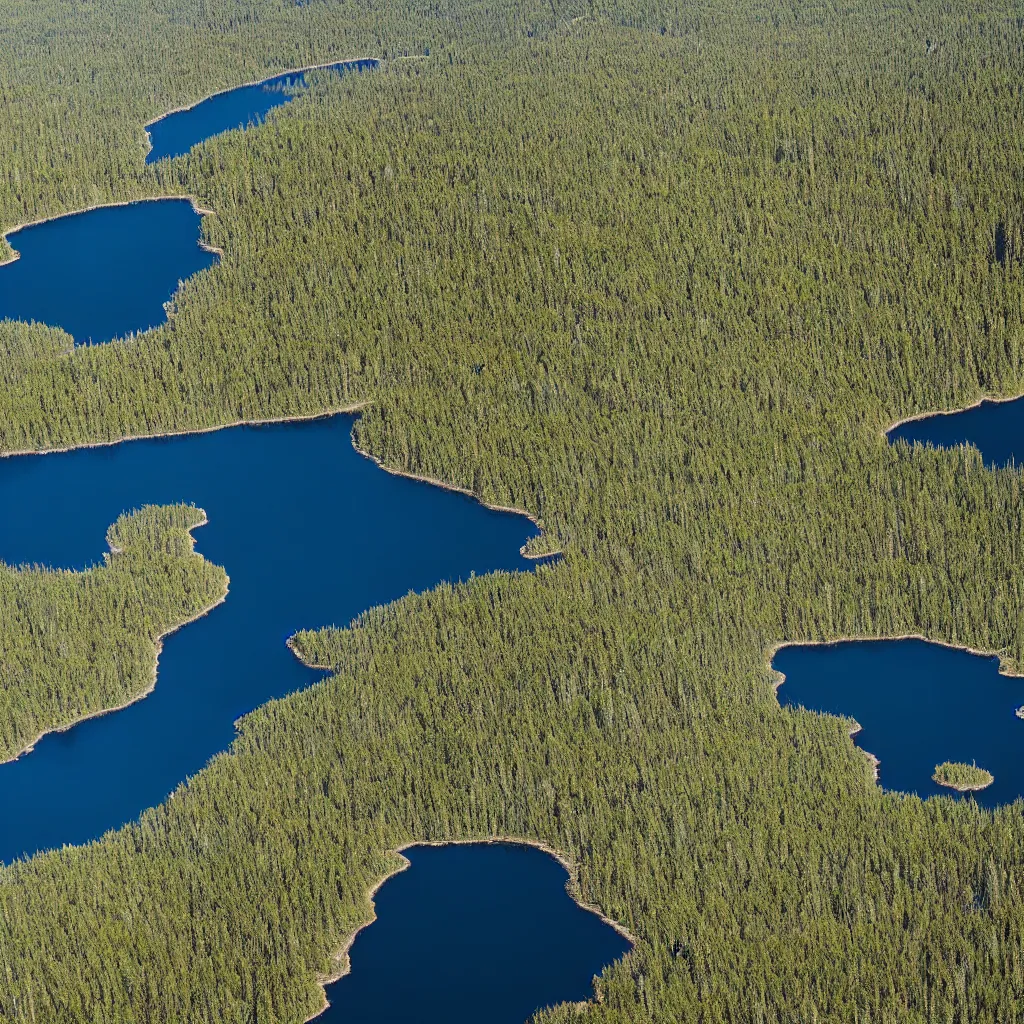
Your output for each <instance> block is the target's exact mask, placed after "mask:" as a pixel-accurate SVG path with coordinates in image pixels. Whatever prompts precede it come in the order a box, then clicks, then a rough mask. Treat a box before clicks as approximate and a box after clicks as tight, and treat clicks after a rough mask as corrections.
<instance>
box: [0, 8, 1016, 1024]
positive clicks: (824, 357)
mask: <svg viewBox="0 0 1024 1024" xmlns="http://www.w3.org/2000/svg"><path fill="white" fill-rule="evenodd" d="M428 52H429V56H425V55H426V54H428ZM364 54H368V55H374V56H379V57H381V58H383V61H382V64H381V66H380V68H379V69H377V70H376V71H374V72H373V73H372V74H367V75H362V76H346V77H344V78H331V77H329V76H324V77H323V78H322V79H317V78H316V77H315V76H313V79H312V86H311V89H310V91H309V93H308V94H307V95H305V96H303V97H301V98H299V99H297V100H295V101H294V102H292V103H290V104H288V105H287V106H286V107H283V108H281V109H280V110H278V111H275V112H274V113H273V114H272V115H270V117H269V118H268V120H267V123H266V124H264V125H263V126H261V127H259V128H255V129H251V130H248V131H245V132H234V133H230V134H228V135H224V136H221V137H218V138H217V139H215V140H212V141H210V142H208V143H206V144H204V145H202V146H200V147H198V148H197V149H195V150H193V151H192V153H191V154H190V155H188V156H186V157H182V158H179V159H176V160H173V161H167V162H159V163H156V164H154V165H152V166H151V167H148V168H147V167H146V166H145V165H144V163H143V160H144V156H145V136H144V133H143V128H142V126H143V125H144V124H146V123H147V122H148V121H150V120H152V119H153V118H154V117H156V116H158V115H159V114H161V113H163V112H165V111H166V110H170V109H174V108H176V107H179V106H183V105H186V104H189V103H192V102H195V101H196V100H197V99H199V98H201V97H202V96H204V95H206V94H208V93H210V92H213V91H215V90H217V89H221V88H224V87H227V86H230V85H232V84H236V83H239V82H245V81H251V80H253V79H256V78H259V77H261V76H263V75H267V74H272V73H274V72H275V71H277V70H280V69H283V68H288V67H299V66H310V65H314V64H320V63H325V62H327V61H330V60H342V59H345V58H346V57H350V56H358V55H364ZM403 55H424V56H425V59H421V60H396V59H393V58H396V57H399V56H403ZM0 111H2V112H3V116H2V117H0V151H2V152H3V153H4V154H5V159H4V161H3V162H2V166H0V222H2V223H3V224H5V225H10V226H13V225H15V224H18V223H23V222H26V221H31V220H36V219H38V218H40V217H44V216H49V215H54V214H57V213H63V212H68V211H71V210H74V209H81V208H83V207H85V206H88V205H90V204H94V203H100V202H110V201H121V200H127V199H132V198H140V197H143V196H156V195H182V194H187V195H192V196H195V197H196V200H197V202H198V203H199V205H200V206H202V207H203V208H206V209H210V210H212V211H213V214H212V215H211V216H208V217H206V218H205V220H204V233H205V235H206V240H207V242H208V243H209V244H211V245H214V246H216V247H217V248H218V249H220V250H222V251H223V253H224V256H223V258H222V260H221V262H220V264H219V265H218V266H217V267H215V268H212V269H211V270H209V271H207V272H204V273H203V274H201V275H199V276H197V277H196V278H195V279H193V280H191V281H189V282H186V284H185V285H184V286H183V288H182V289H181V290H180V291H179V293H178V295H177V297H176V299H175V303H174V309H173V315H172V316H171V317H170V319H169V320H168V322H167V324H165V325H164V326H162V327H160V328H158V329H156V330H153V331H150V332H147V333H145V334H143V335H139V336H137V337H134V338H131V339H128V340H125V341H122V342H114V343H111V344H107V345H100V346H84V347H82V348H79V349H77V350H75V351H71V345H70V340H69V338H68V336H67V335H65V334H64V333H63V332H61V331H58V330H54V329H52V328H48V327H43V326H39V325H34V326H26V325H20V324H12V323H2V324H0V447H2V448H3V449H4V450H6V451H17V450H24V449H47V448H53V447H61V446H67V445H74V444H82V443H93V442H100V441H110V440H114V439H117V438H121V437H125V436H137V435H144V434H153V433H159V432H164V431H170V430H184V429H196V428H205V427H212V426H217V425H224V424H227V423H231V422H235V421H237V420H240V419H245V420H249V419H260V418H274V417H281V416H293V415H299V414H315V413H318V412H322V411H325V410H327V409H331V408H339V407H349V406H352V405H355V404H358V403H367V405H366V408H365V412H364V413H363V416H362V418H361V419H360V420H359V421H358V423H357V425H356V428H355V439H356V441H357V443H358V445H359V446H360V447H361V448H362V449H363V450H365V451H366V452H368V453H369V454H371V455H373V456H374V457H376V458H378V459H380V460H381V461H382V462H383V463H384V464H386V465H387V466H389V467H390V468H392V469H395V470H399V471H404V472H409V473H413V474H416V475H422V476H427V477H431V478H434V479H438V480H441V481H444V482H446V483H448V484H450V485H453V486H458V487H462V488H465V489H467V490H470V491H471V492H473V493H474V494H475V495H477V496H479V497H480V498H482V499H484V500H486V501H487V502H489V503H491V504H495V505H500V506H506V507H517V508H522V509H525V510H527V511H529V512H530V514H532V515H533V516H535V517H536V518H537V519H538V520H539V521H540V522H541V523H542V524H543V526H544V528H545V530H546V531H547V532H548V533H549V534H550V536H551V537H552V542H553V543H557V545H558V546H559V547H560V548H561V549H562V551H563V552H564V555H565V557H564V559H563V560H562V561H561V562H560V563H559V564H557V565H555V566H552V567H549V568H545V569H544V570H543V571H541V572H538V573H536V574H520V575H515V576H512V575H505V574H498V575H493V576H487V577H480V578H476V579H473V580H471V581H469V582H468V583H466V584H465V585H460V586H457V587H452V586H447V585H445V586H442V587H439V588H437V589H436V590H434V591H431V592H429V593H426V594H421V595H410V596H409V597H407V598H404V599H402V600H400V601H398V602H395V603H393V604H390V605H387V606H385V607H382V608H376V609H373V610H371V611H369V612H367V613H366V614H365V615H363V616H362V617H360V618H359V619H358V620H357V621H356V622H355V623H354V624H353V625H352V626H351V627H349V628H347V629H338V630H326V631H312V632H302V633H300V634H299V635H298V637H297V638H296V640H295V648H296V650H297V651H298V652H299V653H300V654H302V656H303V657H305V658H306V659H307V660H309V661H310V662H315V663H317V664H326V665H330V666H332V667H333V669H334V672H333V675H332V676H331V677H330V678H329V679H327V680H326V681H324V682H323V683H320V684H318V685H315V686H313V687H311V688H310V689H309V690H306V691H304V692H302V693H298V694H295V695H293V696H290V697H288V698H286V699H283V700H279V701H275V702H273V703H271V704H269V705H266V706H264V707H262V708H260V709H259V710H257V711H256V712H254V713H253V714H251V715H249V716H247V717H245V718H244V719H243V720H242V721H241V722H240V728H239V735H238V738H237V740H236V741H235V743H234V745H233V747H232V749H231V751H230V752H229V753H226V754H223V755H219V756H217V757H215V758H214V759H213V760H212V761H211V762H210V764H209V765H208V767H207V768H206V769H204V770H203V771H202V772H200V773H199V774H198V775H197V776H195V777H194V778H192V779H191V780H190V781H189V782H188V783H187V784H183V785H182V786H181V787H180V788H179V790H178V791H176V793H175V794H174V795H173V797H172V798H170V799H169V800H167V801H166V802H165V803H164V804H163V805H161V806H159V807H156V808H153V809H152V810H149V811H147V812H146V813H145V814H143V815H142V817H141V819H140V820H139V822H137V823H135V824H133V825H130V826H127V827H126V828H124V829H121V830H119V831H117V832H115V833H111V834H108V835H107V836H105V837H104V838H103V839H101V840H100V841H98V842H96V843H93V844H91V845H89V846H86V847H82V848H65V849H62V850H60V851H56V852H53V853H48V854H43V855H39V856H37V857H35V858H33V859H31V860H29V861H23V862H18V863H15V864H13V865H10V866H7V867H4V868H2V869H0V1021H3V1022H5V1024H7V1022H10V1024H14V1022H18V1024H21V1022H26V1024H27V1022H40V1024H41V1022H43V1021H46V1022H61V1024H65V1022H67V1024H71V1022H76V1024H77V1022H81V1021H86V1020H90V1021H91V1020H102V1021H104V1022H105V1024H120V1022H140V1024H141V1022H145V1024H154V1022H167V1024H180V1022H182V1021H190V1022H206V1021H208V1022H221V1021H247V1022H248V1021H259V1022H261V1024H266V1022H279V1024H286V1022H287V1024H293V1022H294V1024H299V1022H301V1021H303V1020H305V1019H306V1018H307V1017H309V1016H310V1015H311V1014H314V1013H315V1012H316V1011H318V1010H319V1008H320V1007H321V1006H322V992H321V989H320V987H319V981H320V980H322V979H323V978H324V977H326V976H329V975H331V974H332V973H333V972H334V971H335V970H336V967H337V964H336V962H335V960H334V957H335V955H336V954H337V953H338V952H339V951H340V950H341V949H343V948H344V947H345V945H346V943H347V941H348V940H349V938H350V937H351V935H352V934H353V932H354V931H356V929H358V928H359V927H360V926H361V925H362V924H364V923H365V922H366V921H368V920H369V919H370V906H369V897H368V893H369V892H370V890H371V889H372V888H373V886H374V885H376V884H377V883H378V882H379V880H380V879H381V878H382V877H384V876H385V875H386V874H388V873H389V872H390V871H392V870H394V868H395V866H396V855H395V853H394V851H395V850H397V849H398V848H400V847H402V846H403V845H405V844H407V843H410V842H414V841H417V840H421V841H444V840H464V839H475V838H486V837H490V836H500V835H510V836H521V837H524V838H527V839H530V840H533V841H537V842H542V843H544V844H546V845H547V846H549V847H551V848H552V849H555V850H557V851H559V852H560V853H561V854H562V855H564V856H565V858H566V859H567V861H568V862H570V863H572V864H574V865H575V866H576V867H575V878H574V883H575V884H576V886H577V887H578V890H579V892H580V894H581V897H582V898H583V900H584V901H586V902H588V903H592V904H594V905H596V906H598V907H600V909H601V911H602V913H604V914H606V915H607V916H608V917H610V918H612V919H614V920H616V921H618V922H620V923H621V924H622V925H624V926H625V927H627V928H628V929H629V931H630V933H631V934H632V935H633V936H634V937H635V938H636V947H635V949H634V951H633V952H632V953H631V954H630V955H629V956H627V957H626V958H625V959H624V960H622V961H621V962H619V963H617V964H616V965H614V966H613V967H612V968H610V969H609V970H608V971H606V972H605V974H604V975H603V976H602V978H601V979H600V980H599V985H598V995H599V997H600V998H599V999H598V1000H597V1001H595V1002H594V1003H592V1004H589V1006H588V1007H587V1009H586V1016H587V1017H588V1018H589V1019H591V1020H601V1021H609V1022H611V1021H616V1022H626V1021H645V1020H658V1021H691V1020H692V1021H706V1022H709V1024H710V1022H744V1024H746V1022H750V1021H757V1022H760V1024H790V1022H792V1021H795V1020H800V1021H814V1020H828V1021H834V1022H844V1024H863V1022H866V1021H871V1022H872V1024H908V1022H914V1024H916V1022H920V1024H924V1022H931V1021H957V1020H960V1021H971V1022H973V1024H1009V1022H1014V1021H1021V1020H1024V968H1022V962H1024V961H1022V955H1021V954H1022V949H1024V896H1022V893H1021V891H1020V887H1019V879H1020V877H1021V873H1022V871H1024V820H1022V806H1021V804H1020V803H1017V804H1014V805H1012V806H1007V807H1002V808H1000V809H998V810H996V811H994V812H989V811H985V810H979V808H977V807H976V806H974V805H973V804H972V802H971V801H958V800H955V799H953V798H951V797H939V798H935V799H930V800H921V799H918V798H917V797H914V796H904V795H900V794H893V793H886V792H883V791H882V790H881V789H880V788H879V787H878V786H877V785H876V784H875V781H874V779H873V778H872V773H871V769H870V766H869V765H868V763H867V762H866V760H865V759H864V758H863V756H862V755H861V754H860V753H859V752H858V751H857V750H856V749H855V748H854V746H853V744H852V743H851V741H850V738H849V730H850V724H851V723H850V722H849V720H840V719H837V718H834V717H830V716H822V715H814V714H810V713H807V712H804V711H798V710H789V709H786V710H783V709H782V708H780V707H779V704H778V701H777V700H776V697H775V694H774V692H773V679H772V673H771V670H770V667H769V664H768V659H767V657H766V652H767V651H769V650H771V649H773V648H774V647H775V646H776V645H778V644H780V643H799V642H809V641H821V640H829V639H836V638H839V637H843V636H890V635H902V634H908V633H913V634H918V633H919V634H922V635H924V636H927V637H928V638H930V639H934V640H943V641H946V642H949V643H953V644H958V645H964V646H969V647H971V648H974V649H978V650H986V651H987V650H992V651H999V652H1000V653H1001V655H1002V656H1003V657H1004V659H1005V661H1006V663H1007V664H1009V665H1020V664H1021V663H1022V660H1024V658H1022V654H1024V615H1022V612H1024V559H1022V558H1021V550H1022V545H1024V536H1022V528H1024V522H1022V515H1024V481H1022V478H1021V474H1020V471H1019V470H1018V469H1016V468H1009V469H1001V470H989V469H986V468H985V466H984V465H983V463H982V460H981V458H980V456H979V455H978V453H977V452H976V451H974V450H971V449H957V450H953V451H936V450H932V449H925V448H922V447H920V446H918V447H913V448H912V447H910V446H908V445H906V444H904V443H900V444H896V445H889V444H888V443H887V442H886V440H885V437H884V430H885V429H886V428H887V427H888V426H889V425H891V424H892V423H894V422H895V421H897V420H899V419H902V418H905V417H907V416H911V415H914V414H916V413H920V412H924V411H927V410H935V409H950V408H957V407H962V406H966V405H969V404H971V403H972V402H974V401H976V400H977V399H979V398H980V397H982V396H983V395H991V396H1009V395H1013V394H1018V393H1021V392H1024V326H1022V323H1024V200H1022V192H1021V187H1022V186H1021V182H1022V181H1024V42H1022V31H1021V12H1020V9H1019V7H1015V6H1014V5H1013V4H1006V3H1003V2H992V0H972V2H969V3H965V4H958V5H947V4H941V3H938V2H933V0H925V2H923V3H904V2H895V3H883V2H879V0H852V2H851V3H847V4H843V5H837V4H832V3H820V4H802V5H792V4H785V3H782V2H780V0H756V2H753V3H742V4H741V3H734V2H732V0H716V2H712V3H710V4H703V5H700V6H692V5H686V4H682V3H676V2H674V0H669V2H667V3H664V4H658V5H655V4H651V3H645V2H643V0H621V2H616V0H612V2H596V3H587V2H582V0H568V2H564V0H563V2H559V0H555V2H548V0H545V2H543V3H541V2H534V0H497V2H493V0H492V2H489V3H486V4H485V3H479V2H477V0H465V2H460V3H459V4H457V5H451V6H445V5H440V6H439V5H416V4H413V3H411V0H399V2H396V3H392V4H388V5H386V6H379V5H369V6H368V5H361V4H356V3H354V2H346V0H339V2H333V0H308V2H305V3H302V4H301V5H293V4H291V3H283V2H280V0H247V2H245V3H231V4H228V3H223V4H222V3H209V2H202V3H201V2H199V0H173V2H170V0H111V2H109V3H105V4H103V5H84V4H69V3H66V2H63V0H61V2H57V0H37V2H34V3H32V4H30V5H29V4H24V3H21V2H18V0H0ZM0 255H2V254H0ZM324 472H325V473H327V472H330V466H324ZM301 483H302V482H301V481H282V486H288V485H289V484H295V485H296V486H299V485H301ZM181 514H183V513H181ZM254 515H258V509H257V510H254ZM184 527H185V523H184V521H182V527H181V529H184ZM176 536H177V537H178V542H176V543H179V545H184V539H183V536H182V534H181V533H178V534H176ZM267 543H268V544H272V543H273V540H272V538H268V539H267ZM179 550H180V551H181V552H184V547H183V546H179ZM147 557H148V556H147ZM187 557H190V558H194V557H195V556H191V555H188V556H187ZM116 562H117V559H116V558H114V559H112V564H111V571H113V570H114V566H115V565H116ZM188 565H190V566H192V568H193V569H194V568H196V567H197V566H198V565H199V563H198V562H189V563H188ZM105 571H106V570H105V569H104V570H94V572H97V573H98V572H105ZM203 571H204V572H210V573H211V580H210V582H212V583H213V584H214V586H215V587H216V585H218V584H219V583H220V582H222V581H223V577H222V576H217V572H218V571H219V570H213V569H212V567H211V568H210V569H206V570H203ZM227 571H228V572H230V566H228V567H227ZM87 575H88V574H87ZM147 578H148V577H147ZM196 593H198V590H197V591H196ZM204 593H206V592H205V591H204ZM13 600H14V599H13V598H10V597H8V590H7V588H6V587H5V588H0V602H2V603H3V610H2V612H0V615H3V616H4V618H5V619H7V618H10V619H12V620H14V619H16V611H15V609H14V605H13V604H12V601H13ZM229 600H230V598H229ZM9 604H11V607H10V608H8V605H9ZM68 608H69V611H68V620H67V622H68V625H67V626H66V628H67V629H68V630H73V631H74V632H76V633H79V634H81V635H83V636H85V635H87V634H88V633H89V631H90V630H92V629H93V628H94V627H93V626H92V625H91V624H90V621H91V620H90V616H91V615H93V613H94V611H96V610H97V609H99V611H102V608H101V607H100V606H99V605H88V606H86V605H85V604H83V605H81V606H80V608H81V610H80V611H79V606H72V605H70V604H69V606H68ZM314 625H316V624H314V623H311V624H310V626H314ZM128 629H129V632H130V634H131V637H133V638H134V639H132V641H131V642H132V643H135V644H146V643H148V644H149V645H150V647H149V649H150V650H152V637H153V635H154V634H153V632H152V630H151V629H147V627H146V626H145V624H142V623H139V622H136V623H134V624H131V625H130V626H129V627H128ZM147 638H148V639H147ZM126 642H127V639H126ZM139 649H140V650H143V647H141V646H140V648H139ZM33 657H34V655H33ZM143 660H144V659H143ZM150 663H151V661H150ZM140 664H141V661H140ZM7 678H8V677H7V676H6V674H5V676H4V682H5V685H6V683H7ZM4 728H5V729H10V728H12V727H9V726H7V725H5V726H4ZM29 731H31V727H29ZM11 735H12V736H13V735H14V733H13V732H12V733H11ZM12 742H13V743H14V744H15V745H16V744H17V742H18V741H17V740H16V739H14V740H12ZM30 756H31V755H30ZM0 770H2V769H0ZM577 1014H578V1009H577V1008H576V1007H569V1006H561V1007H555V1008H553V1009H551V1010H548V1011H545V1012H544V1013H543V1014H542V1015H541V1019H543V1020H546V1021H564V1022H568V1021H570V1020H576V1019H577Z"/></svg>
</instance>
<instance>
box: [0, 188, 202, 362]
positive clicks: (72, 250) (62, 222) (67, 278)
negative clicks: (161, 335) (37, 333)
mask: <svg viewBox="0 0 1024 1024" xmlns="http://www.w3.org/2000/svg"><path fill="white" fill-rule="evenodd" d="M201 221H202V218H201V217H200V215H199V214H198V213H196V212H195V210H194V209H193V208H192V204H191V202H189V200H187V199H159V200H149V201H146V202H140V203H132V204H131V205H129V206H101V207H99V208H98V209H95V210H87V211H86V212H84V213H72V214H69V215H68V216H66V217H58V218H57V219H55V220H50V221H46V222H45V223H42V224H34V225H32V226H31V227H27V228H22V229H21V230H20V231H15V232H12V233H11V234H9V235H8V236H7V239H8V241H9V242H10V243H11V245H12V246H13V247H14V249H15V250H17V252H18V253H19V254H20V258H19V259H17V260H15V261H14V262H13V263H8V264H6V265H5V266H2V267H0V318H6V319H10V320H30V321H31V320H34V321H36V322H38V323H43V324H49V325H50V326H52V327H63V328H64V330H65V331H67V332H68V333H69V334H70V335H71V336H72V337H73V338H74V339H75V344H77V345H81V344H85V343H86V342H102V341H110V340H111V339H112V338H120V337H124V336H125V335H127V334H131V333H133V332H138V331H145V330H148V329H149V328H151V327H156V326H157V325H159V324H162V323H163V322H164V321H165V320H166V319H167V312H166V310H165V309H164V303H165V302H167V301H168V299H170V298H171V296H172V295H173V294H174V292H175V291H176V290H177V288H178V283H179V282H180V281H183V280H184V279H185V278H187V277H190V276H191V275H192V274H195V273H196V272H197V271H200V270H205V269H206V268H207V267H209V266H212V265H213V264H214V263H216V262H217V256H216V255H215V254H214V253H212V252H209V251H208V250H206V249H203V248H202V247H201V246H200V244H199V238H200V230H201Z"/></svg>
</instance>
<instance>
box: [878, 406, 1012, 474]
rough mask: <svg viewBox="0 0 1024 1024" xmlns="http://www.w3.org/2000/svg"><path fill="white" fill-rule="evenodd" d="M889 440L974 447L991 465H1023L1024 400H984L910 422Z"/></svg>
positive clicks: (897, 428)
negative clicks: (964, 407)
mask: <svg viewBox="0 0 1024 1024" xmlns="http://www.w3.org/2000/svg"><path fill="white" fill-rule="evenodd" d="M887 437H888V438H889V440H890V441H892V442H894V441H906V442H907V443H908V444H914V443H915V442H917V443H919V444H926V445H928V444H930V445H934V447H936V448H953V447H956V446H957V445H962V444H970V445H974V447H975V448H977V449H978V451H980V452H981V457H982V458H983V459H984V460H985V463H986V465H989V466H1007V465H1009V464H1010V463H1015V464H1017V465H1019V464H1020V463H1021V462H1024V398H1015V399H1014V400H1013V401H1010V402H993V401H984V402H981V403H980V404H978V405H974V406H971V408H970V409H962V410H960V411H959V412H942V413H936V414H935V415H933V416H925V417H922V418H921V419H919V420H908V421H907V422H906V423H900V424H899V425H898V426H895V427H893V428H892V430H890V431H889V433H888V434H887Z"/></svg>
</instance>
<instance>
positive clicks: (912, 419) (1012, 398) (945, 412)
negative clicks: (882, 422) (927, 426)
mask: <svg viewBox="0 0 1024 1024" xmlns="http://www.w3.org/2000/svg"><path fill="white" fill-rule="evenodd" d="M1020 398H1024V394H1017V395H1009V396H1008V397H1005V398H1002V397H993V396H991V395H982V396H981V398H979V399H978V400H977V401H975V402H972V403H971V404H970V405H965V406H962V407H961V408H958V409H935V410H932V411H931V412H917V413H914V415H913V416H906V417H904V418H903V419H901V420H896V422H895V423H893V424H892V426H890V427H889V428H888V429H887V430H883V431H882V436H883V437H884V438H885V439H886V441H888V443H889V444H892V443H893V442H892V441H889V435H890V434H891V433H892V432H893V431H894V430H897V429H898V428H899V427H903V426H906V425H907V424H908V423H917V422H918V421H919V420H930V419H931V418H932V417H933V416H957V415H959V414H960V413H962V412H970V411H971V409H977V408H978V406H980V405H984V403H985V402H991V403H992V404H993V405H1005V404H1006V403H1007V402H1016V401H1017V400H1018V399H1020Z"/></svg>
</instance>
